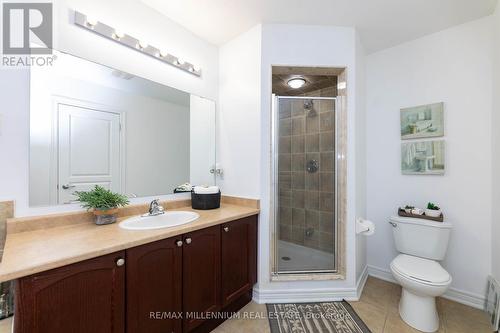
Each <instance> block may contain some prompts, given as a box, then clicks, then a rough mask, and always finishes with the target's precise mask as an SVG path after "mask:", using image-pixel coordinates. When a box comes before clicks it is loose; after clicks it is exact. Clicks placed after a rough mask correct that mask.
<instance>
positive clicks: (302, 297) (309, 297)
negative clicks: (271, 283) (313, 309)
mask: <svg viewBox="0 0 500 333" xmlns="http://www.w3.org/2000/svg"><path fill="white" fill-rule="evenodd" d="M367 278H368V268H367V267H365V269H364V270H363V273H362V274H361V276H360V277H359V279H358V281H357V283H356V287H355V288H319V289H260V288H259V287H258V285H256V286H255V287H254V288H253V301H254V302H256V303H259V304H264V303H307V302H331V301H341V300H344V299H345V300H346V301H357V300H359V298H360V297H361V293H362V292H363V288H364V286H365V283H366V280H367Z"/></svg>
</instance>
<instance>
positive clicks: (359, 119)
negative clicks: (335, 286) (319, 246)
mask: <svg viewBox="0 0 500 333" xmlns="http://www.w3.org/2000/svg"><path fill="white" fill-rule="evenodd" d="M365 59H366V55H365V49H364V47H363V45H362V44H361V41H360V39H359V34H356V115H355V116H356V121H355V124H356V125H355V126H356V132H355V135H356V164H355V165H356V218H358V217H359V218H366V200H367V198H366V172H367V170H366V105H365V104H366V103H365V95H366V87H365V85H366V84H365V83H366V82H365V81H366V77H365V76H366V73H365V69H366V68H365V67H366V64H365ZM366 245H367V238H366V236H364V235H356V281H360V279H361V278H363V273H364V272H365V270H366V264H367V262H366ZM360 282H362V281H360Z"/></svg>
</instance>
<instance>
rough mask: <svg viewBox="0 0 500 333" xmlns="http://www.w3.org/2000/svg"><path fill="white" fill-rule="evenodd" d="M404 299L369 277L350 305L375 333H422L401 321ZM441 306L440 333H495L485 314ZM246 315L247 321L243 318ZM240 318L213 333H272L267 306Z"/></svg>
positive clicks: (247, 308)
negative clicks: (400, 301)
mask: <svg viewBox="0 0 500 333" xmlns="http://www.w3.org/2000/svg"><path fill="white" fill-rule="evenodd" d="M400 297H401V287H400V286H398V285H396V284H393V283H390V282H386V281H382V280H379V279H376V278H373V277H369V278H368V280H367V282H366V285H365V288H364V290H363V294H362V295H361V299H360V300H359V301H358V302H349V303H350V304H351V305H352V307H353V308H354V310H355V311H356V312H357V313H358V315H359V316H360V317H361V319H362V320H363V321H364V322H365V323H366V324H367V325H368V327H369V328H370V330H371V331H372V332H373V333H420V331H417V330H416V329H414V328H412V327H410V326H408V325H406V324H405V323H404V322H403V321H402V320H401V318H400V317H399V313H398V304H399V298H400ZM437 306H438V312H439V317H440V324H441V326H440V328H439V331H438V333H491V329H490V326H489V324H488V317H487V316H486V314H485V313H484V312H483V311H480V310H477V309H474V308H471V307H469V306H466V305H462V304H459V303H456V302H452V301H449V300H447V299H444V298H441V297H440V298H438V300H437ZM245 313H246V314H248V315H247V318H243V317H244V314H245ZM240 314H242V315H241V317H242V318H238V319H230V320H228V321H226V322H224V323H223V324H222V325H220V326H219V327H217V328H216V329H215V330H213V331H212V333H238V332H242V333H243V332H244V333H269V332H270V329H269V324H268V321H267V317H266V306H265V304H257V303H255V302H250V303H249V304H248V305H247V306H245V307H244V308H243V309H242V310H241V311H240Z"/></svg>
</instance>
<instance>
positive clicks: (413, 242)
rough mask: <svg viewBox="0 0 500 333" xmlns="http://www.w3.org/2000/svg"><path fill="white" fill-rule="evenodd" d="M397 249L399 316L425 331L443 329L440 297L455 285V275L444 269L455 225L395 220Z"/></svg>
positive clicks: (394, 266) (393, 269)
mask: <svg viewBox="0 0 500 333" xmlns="http://www.w3.org/2000/svg"><path fill="white" fill-rule="evenodd" d="M389 223H390V224H391V226H392V227H393V235H394V240H395V244H396V249H397V250H398V251H399V252H400V254H399V255H398V256H397V257H396V258H394V260H392V262H391V265H390V266H391V272H392V275H393V276H394V278H395V279H396V281H397V282H398V283H399V284H400V285H401V287H402V293H401V300H400V301H399V314H400V316H401V319H403V320H404V321H405V322H406V323H407V324H408V325H410V326H412V327H413V328H415V329H417V330H419V331H422V332H435V331H437V330H438V329H439V317H438V313H437V309H436V297H437V296H441V295H443V294H444V293H445V292H446V290H447V289H448V287H449V286H450V284H451V280H452V279H451V276H450V274H448V272H447V271H446V270H445V269H444V268H443V267H441V265H440V264H439V261H441V260H443V259H444V256H445V254H446V249H447V246H448V240H449V236H450V232H451V228H452V226H451V224H450V223H448V222H432V221H428V220H423V219H416V218H405V217H399V216H398V217H392V218H391V219H390V220H389Z"/></svg>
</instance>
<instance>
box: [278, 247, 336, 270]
mask: <svg viewBox="0 0 500 333" xmlns="http://www.w3.org/2000/svg"><path fill="white" fill-rule="evenodd" d="M278 254H279V256H278V257H279V262H278V270H279V271H280V272H284V271H318V270H333V264H334V262H333V260H334V258H333V254H332V253H328V252H324V251H320V250H316V249H312V248H310V247H307V246H302V245H297V244H293V243H289V242H285V241H279V242H278Z"/></svg>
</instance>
